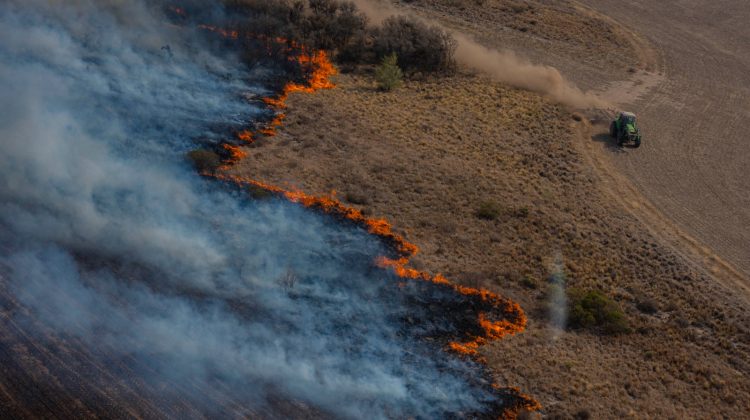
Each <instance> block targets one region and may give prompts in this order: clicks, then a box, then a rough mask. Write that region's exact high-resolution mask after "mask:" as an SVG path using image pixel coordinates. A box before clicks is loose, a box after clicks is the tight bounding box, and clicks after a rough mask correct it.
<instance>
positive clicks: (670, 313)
mask: <svg viewBox="0 0 750 420" xmlns="http://www.w3.org/2000/svg"><path fill="white" fill-rule="evenodd" d="M448 80H450V82H447V81H448ZM336 82H337V85H338V87H337V88H336V89H333V90H327V91H321V92H318V93H316V94H314V95H297V96H293V97H291V98H290V102H289V112H288V116H287V120H286V122H285V126H284V128H283V129H282V130H281V131H280V133H279V134H278V135H277V136H276V137H275V138H274V139H273V140H269V141H266V142H264V143H263V145H262V146H261V147H257V148H255V149H252V153H251V154H250V156H249V157H248V158H247V159H246V160H244V161H243V162H241V163H240V164H239V165H238V166H237V167H235V168H233V169H232V171H233V172H235V173H238V174H253V176H254V177H256V178H261V179H262V180H263V181H267V182H270V183H281V184H284V185H289V186H290V188H299V189H301V190H304V191H306V192H309V193H314V194H322V195H325V194H329V193H330V191H332V190H335V191H338V196H339V198H340V199H342V200H345V201H346V202H347V203H348V204H349V205H352V206H354V207H356V208H358V209H360V210H362V211H363V212H364V213H366V214H368V215H372V216H376V217H385V218H387V219H388V220H389V221H391V222H393V224H394V225H395V226H396V228H397V229H398V233H400V234H403V235H405V236H406V237H407V239H408V240H410V241H411V242H413V243H415V244H417V245H418V246H419V247H420V248H421V252H420V254H418V255H417V257H415V258H414V259H413V266H414V267H415V268H418V269H424V270H428V271H430V272H433V273H438V272H440V273H443V274H445V275H446V276H447V277H448V278H449V279H451V280H452V281H455V282H459V283H463V284H465V285H468V286H473V287H476V286H479V287H486V288H489V289H490V290H493V291H495V292H498V293H500V294H503V295H505V296H508V297H510V298H512V299H513V300H515V301H517V302H519V303H520V304H521V306H522V307H523V308H524V310H525V311H526V312H527V314H528V315H529V316H530V324H529V328H528V331H527V332H525V333H523V334H521V335H520V336H518V337H514V338H510V339H506V340H503V341H500V342H497V343H493V344H491V345H489V346H487V347H485V348H483V350H482V354H483V356H484V357H485V358H486V359H487V360H488V363H489V365H490V366H491V367H492V368H493V369H494V371H495V373H496V379H497V381H498V383H500V384H503V385H514V386H520V387H521V389H522V390H523V391H525V392H528V393H530V394H531V395H533V396H534V397H535V398H537V399H539V400H540V402H541V403H542V405H543V406H544V407H545V409H544V410H545V413H546V414H550V415H563V416H573V415H575V414H576V413H578V412H589V413H591V416H592V417H594V418H607V417H624V416H628V415H629V413H630V415H635V413H637V414H638V415H641V416H646V417H648V416H651V417H669V416H672V415H686V414H687V413H691V412H694V411H696V410H705V407H713V408H712V410H714V411H713V413H715V414H717V415H720V413H725V414H731V413H735V414H737V413H738V412H739V411H738V410H740V408H739V407H736V406H735V405H733V404H735V403H736V401H737V399H736V395H737V394H738V393H739V394H742V395H748V394H749V393H750V389H748V384H747V381H745V380H744V379H743V376H742V374H741V373H740V372H748V371H750V370H749V369H750V367H749V366H748V359H747V355H748V352H749V351H750V349H748V348H747V346H746V345H743V344H741V343H742V342H743V341H744V342H748V341H747V340H750V336H748V331H747V327H746V326H745V325H747V324H748V323H747V322H744V321H743V322H740V321H739V320H740V319H743V320H745V321H750V320H748V319H747V316H746V315H743V312H742V311H741V310H740V308H739V307H738V306H736V305H725V304H721V305H719V304H717V303H716V302H726V301H727V300H729V301H731V297H730V296H728V295H727V294H726V292H725V291H722V290H720V289H718V288H716V287H714V286H713V285H712V283H711V282H710V281H708V280H707V279H706V278H705V277H703V276H702V275H701V274H699V273H698V272H696V271H695V270H693V269H692V268H691V267H690V266H689V265H688V264H686V263H685V261H684V260H682V259H681V258H680V257H678V256H677V255H676V254H674V253H673V252H672V251H671V250H670V249H668V248H666V247H664V246H663V245H661V244H660V243H659V242H658V241H656V240H655V239H654V238H653V237H652V236H650V235H649V234H648V233H647V232H646V231H645V229H643V228H641V227H639V225H638V224H637V222H636V221H635V219H633V218H632V217H631V216H629V215H628V214H627V213H625V212H624V211H623V210H622V209H620V208H618V207H617V205H615V204H613V203H611V202H609V200H608V199H607V198H606V196H605V195H604V194H603V193H601V191H599V190H598V189H597V187H596V182H597V178H596V177H595V175H594V174H593V172H592V171H591V170H590V169H589V168H587V167H586V166H585V164H584V159H583V157H582V155H581V153H580V151H579V149H578V148H577V146H576V141H578V134H577V133H578V130H579V128H580V127H581V125H582V124H585V122H583V121H578V120H580V118H578V120H576V119H575V118H574V116H573V115H572V114H571V113H570V112H569V111H567V110H566V109H565V108H563V107H561V106H559V105H554V104H552V103H550V102H548V101H547V100H545V99H543V98H541V97H539V96H537V95H534V94H531V93H528V92H524V91H520V90H516V89H511V88H508V87H505V86H503V85H500V84H496V83H494V82H492V81H490V80H488V79H485V78H482V77H477V76H471V75H466V74H462V73H459V74H457V75H456V76H454V77H452V78H450V79H444V78H429V77H428V78H423V79H422V80H419V81H415V80H406V81H405V82H404V84H403V86H402V87H401V88H399V89H398V90H397V91H394V92H393V93H391V94H383V93H381V92H379V91H378V89H377V88H376V85H375V82H374V80H373V78H372V76H370V75H366V74H346V75H341V76H339V77H338V78H337V80H336ZM553 273H555V276H558V275H559V276H562V277H564V278H565V279H566V283H567V285H566V287H565V288H564V295H563V296H564V301H565V302H566V303H565V305H566V306H565V309H566V310H564V311H562V312H561V313H562V314H565V315H566V316H567V318H566V319H565V325H567V327H568V328H566V329H563V330H559V329H556V328H554V326H553V323H552V322H551V321H550V318H549V306H550V297H549V288H548V286H549V284H550V282H551V281H552V280H550V279H551V278H552V276H553ZM695 360H699V361H700V362H699V363H694V362H692V361H695ZM714 384H715V385H714ZM717 400H718V401H719V402H720V404H718V405H717V404H716V401H717ZM631 410H632V411H631Z"/></svg>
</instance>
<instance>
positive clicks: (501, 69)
mask: <svg viewBox="0 0 750 420" xmlns="http://www.w3.org/2000/svg"><path fill="white" fill-rule="evenodd" d="M451 34H452V35H453V37H454V38H455V39H456V41H457V42H458V47H457V49H456V60H457V61H458V62H459V63H461V64H463V65H465V66H467V67H469V68H472V69H475V70H478V71H480V72H482V73H485V74H488V75H490V76H491V77H492V78H494V79H495V80H497V81H499V82H503V83H507V84H509V85H511V86H514V87H518V88H522V89H527V90H530V91H532V92H537V93H540V94H542V95H545V96H548V97H549V98H550V99H552V100H553V101H556V102H559V103H562V104H565V105H570V106H572V107H575V108H596V107H606V106H607V104H606V102H604V101H602V100H601V99H599V98H597V97H596V96H594V95H593V94H591V93H586V92H583V91H581V90H580V89H579V88H577V87H575V86H574V85H573V84H571V83H570V82H568V81H567V80H565V78H564V77H563V76H562V74H560V72H559V71H558V70H557V69H555V68H554V67H550V66H543V65H538V64H532V63H530V62H528V61H526V60H525V59H523V58H521V57H519V56H518V55H516V54H515V53H513V52H512V51H497V50H493V49H490V48H487V47H485V46H482V45H480V44H478V43H477V42H475V41H473V40H472V39H470V38H469V37H468V36H467V35H465V34H462V33H460V32H456V31H451Z"/></svg>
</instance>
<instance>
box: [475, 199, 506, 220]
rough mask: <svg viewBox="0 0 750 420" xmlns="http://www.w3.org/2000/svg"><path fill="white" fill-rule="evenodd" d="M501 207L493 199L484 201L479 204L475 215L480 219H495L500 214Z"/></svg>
mask: <svg viewBox="0 0 750 420" xmlns="http://www.w3.org/2000/svg"><path fill="white" fill-rule="evenodd" d="M501 212H502V208H501V207H500V205H499V204H497V203H495V202H494V201H485V202H483V203H481V204H480V205H479V208H478V209H477V211H476V213H475V215H476V216H477V217H478V218H480V219H485V220H495V219H497V218H498V217H499V216H500V213H501Z"/></svg>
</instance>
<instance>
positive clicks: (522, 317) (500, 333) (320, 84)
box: [199, 25, 541, 419]
mask: <svg viewBox="0 0 750 420" xmlns="http://www.w3.org/2000/svg"><path fill="white" fill-rule="evenodd" d="M199 28H201V29H205V30H209V31H211V32H214V33H217V34H218V35H220V36H222V37H224V38H228V39H234V40H236V39H238V38H239V37H240V33H239V32H238V31H234V30H225V29H221V28H216V27H213V26H207V25H200V26H199ZM272 41H273V42H277V43H283V44H286V45H288V46H289V48H290V50H296V52H297V55H296V56H295V57H294V59H296V60H297V61H298V63H299V64H300V65H301V66H302V67H303V68H306V69H309V70H310V72H309V75H308V76H307V78H306V81H305V83H295V82H288V83H286V84H285V85H284V87H283V88H282V90H281V92H280V93H279V94H277V95H276V96H272V97H266V98H263V99H262V100H263V102H264V103H265V104H266V105H268V106H269V107H270V108H271V109H273V110H274V111H276V112H277V114H276V116H275V117H274V118H273V119H272V120H271V121H269V122H268V123H266V124H265V126H264V127H262V128H260V129H258V130H256V132H255V133H254V132H252V131H250V130H243V131H240V132H238V133H236V137H237V139H239V140H241V141H243V142H245V143H252V142H253V141H254V139H255V137H256V135H257V134H261V135H264V136H266V137H272V136H274V135H276V132H277V129H278V128H279V127H281V126H282V125H283V120H284V118H285V114H284V113H283V112H282V111H283V110H284V109H286V108H287V103H286V101H287V99H288V97H289V95H290V94H292V93H298V92H300V93H315V92H316V91H318V90H321V89H332V88H334V87H335V85H334V84H333V82H331V77H332V76H335V75H336V74H337V73H338V72H337V69H336V67H335V66H334V65H333V63H332V62H331V61H330V59H329V58H328V54H327V53H326V52H325V51H322V50H321V51H308V49H307V48H305V47H304V46H302V45H299V44H297V43H295V42H290V41H288V40H286V39H283V38H274V39H273V40H272ZM222 147H223V148H224V149H226V150H227V151H228V152H229V156H228V157H227V158H226V159H225V160H224V161H223V162H222V163H223V164H222V166H220V167H219V169H218V170H217V172H216V173H208V172H203V173H202V174H201V175H203V176H206V177H212V178H216V179H219V180H222V181H226V182H231V183H234V184H236V185H238V186H241V187H251V188H255V189H261V190H264V191H266V192H269V193H272V194H275V195H277V196H280V197H283V198H285V199H287V200H289V201H290V202H293V203H298V204H300V205H302V206H303V207H306V208H310V209H315V210H318V211H321V212H323V213H325V214H329V215H332V216H336V217H340V218H342V219H345V220H348V221H350V222H352V223H354V224H356V225H359V226H362V227H363V228H365V229H366V230H367V232H369V233H370V234H372V235H375V236H377V237H379V238H381V239H382V240H383V241H384V242H386V243H387V244H389V245H390V246H391V247H392V248H393V250H394V251H395V252H396V253H397V254H398V258H389V257H386V256H380V257H378V258H377V259H376V261H375V264H376V266H378V267H380V268H382V269H387V270H390V271H391V272H393V273H394V274H395V275H396V276H398V277H399V278H402V279H409V280H418V281H426V282H432V283H436V284H441V285H445V286H447V287H450V288H452V289H453V290H454V291H455V292H456V293H458V294H461V295H464V296H472V297H475V298H478V299H479V300H480V301H481V302H483V303H486V304H488V305H489V306H490V307H492V308H493V309H494V310H495V311H497V312H501V313H502V314H504V316H505V319H502V320H499V321H498V320H493V319H490V318H489V314H487V313H486V312H480V313H479V317H478V320H477V323H478V325H479V326H480V327H481V330H482V331H483V334H482V335H477V336H475V337H473V338H472V339H471V340H468V341H464V342H455V341H454V342H450V343H448V346H447V348H446V350H448V351H452V352H454V353H457V354H460V355H464V356H466V357H471V358H473V359H474V360H476V361H478V362H480V363H486V360H485V359H484V358H483V357H481V356H480V355H479V348H480V347H481V346H483V345H485V344H487V343H489V342H492V341H495V340H499V339H501V338H503V337H505V336H507V335H513V334H516V333H519V332H522V331H523V330H524V329H525V328H526V323H527V317H526V314H525V313H524V311H523V309H521V307H520V305H518V304H517V303H515V302H513V301H512V300H510V299H507V298H504V297H502V296H500V295H498V294H496V293H493V292H491V291H489V290H486V289H477V288H473V287H467V286H462V285H458V284H454V283H451V282H450V281H449V280H448V279H447V278H445V277H444V276H443V275H441V274H436V275H432V274H430V273H427V272H425V271H419V270H416V269H413V268H410V267H408V264H409V261H410V259H411V257H413V256H414V255H416V254H417V253H418V252H419V248H418V247H417V245H415V244H412V243H410V242H408V241H407V240H406V239H405V238H403V237H402V236H400V235H398V234H396V233H395V232H394V231H393V227H392V225H391V224H390V223H389V222H388V221H387V220H385V219H377V218H369V217H366V216H364V215H363V214H362V212H361V211H360V210H358V209H356V208H353V207H349V206H346V205H344V204H343V203H341V202H340V201H339V200H337V199H336V198H335V197H334V196H333V195H331V196H313V195H309V194H306V193H304V192H302V191H298V190H286V189H284V188H281V187H279V186H275V185H271V184H268V183H265V182H262V181H259V180H255V179H251V178H248V177H241V176H237V175H232V174H229V173H228V169H229V168H231V166H232V165H234V164H236V163H237V162H239V161H240V160H242V159H244V158H245V157H247V156H248V153H247V152H245V151H244V150H243V149H242V147H241V146H234V145H230V144H227V143H224V144H223V145H222ZM492 387H493V388H495V389H498V390H505V391H510V392H512V393H513V395H514V396H515V397H516V398H518V400H519V402H518V404H516V405H515V406H513V407H511V408H507V409H505V411H504V412H503V413H502V417H503V418H509V419H511V418H516V417H517V416H518V414H519V412H520V411H521V410H529V411H535V410H539V409H540V408H541V405H540V404H539V402H538V401H536V400H535V399H534V398H532V397H531V396H528V395H525V394H523V393H521V392H520V391H519V390H518V389H517V388H515V387H503V386H500V385H498V384H493V385H492Z"/></svg>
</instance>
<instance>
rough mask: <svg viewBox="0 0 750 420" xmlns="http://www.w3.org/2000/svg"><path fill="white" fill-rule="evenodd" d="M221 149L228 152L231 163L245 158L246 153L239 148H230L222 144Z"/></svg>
mask: <svg viewBox="0 0 750 420" xmlns="http://www.w3.org/2000/svg"><path fill="white" fill-rule="evenodd" d="M222 147H223V148H224V149H225V150H227V151H228V152H229V156H230V159H231V160H232V161H235V162H236V161H239V160H242V159H244V158H246V157H247V152H246V151H244V150H242V149H241V148H240V147H239V146H232V145H231V144H227V143H224V144H222Z"/></svg>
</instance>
